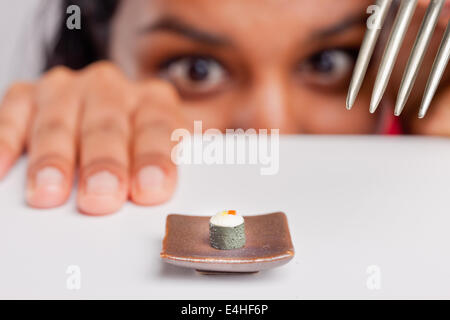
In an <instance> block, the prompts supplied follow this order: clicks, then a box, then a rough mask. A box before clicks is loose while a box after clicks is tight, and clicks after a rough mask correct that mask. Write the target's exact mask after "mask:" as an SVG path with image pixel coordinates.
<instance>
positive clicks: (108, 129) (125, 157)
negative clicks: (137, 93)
mask: <svg viewBox="0 0 450 320" xmlns="http://www.w3.org/2000/svg"><path fill="white" fill-rule="evenodd" d="M96 78H97V80H98V81H99V84H98V85H94V86H92V88H90V90H89V91H90V92H89V93H88V94H87V100H86V105H85V109H84V114H83V118H82V124H81V141H80V143H81V145H80V183H79V186H78V199H77V201H78V208H79V210H80V211H81V212H83V213H85V214H90V215H104V214H110V213H113V212H115V211H117V210H119V209H120V208H121V206H122V205H123V203H124V202H125V201H126V200H127V198H128V171H129V149H128V148H129V136H130V133H129V123H128V121H129V119H128V114H127V113H126V111H125V109H126V108H124V105H125V104H127V94H126V90H124V86H125V85H124V84H123V85H122V83H121V82H120V81H118V80H114V79H115V78H117V74H115V72H111V73H110V71H102V73H101V75H100V78H98V77H96Z"/></svg>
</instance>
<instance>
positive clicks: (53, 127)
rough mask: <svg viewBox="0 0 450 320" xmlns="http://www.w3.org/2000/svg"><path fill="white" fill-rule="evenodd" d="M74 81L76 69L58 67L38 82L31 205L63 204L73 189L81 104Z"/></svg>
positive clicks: (29, 193) (29, 190)
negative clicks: (73, 70)
mask: <svg viewBox="0 0 450 320" xmlns="http://www.w3.org/2000/svg"><path fill="white" fill-rule="evenodd" d="M73 83H74V73H73V72H72V71H70V70H68V69H64V68H58V69H55V70H54V71H52V72H50V73H49V74H48V75H46V76H45V77H44V78H43V79H42V80H41V81H40V83H39V84H38V86H37V90H36V103H37V113H36V118H35V120H34V123H33V127H32V130H31V132H30V136H29V142H28V147H29V150H28V153H29V166H28V175H27V189H26V200H27V203H28V204H29V205H30V206H32V207H36V208H51V207H56V206H59V205H62V204H63V203H65V202H66V200H67V199H68V197H69V195H70V191H71V189H72V184H73V177H74V170H75V162H76V134H77V124H78V118H79V110H80V105H81V102H80V98H79V95H78V93H77V92H76V90H74V88H73Z"/></svg>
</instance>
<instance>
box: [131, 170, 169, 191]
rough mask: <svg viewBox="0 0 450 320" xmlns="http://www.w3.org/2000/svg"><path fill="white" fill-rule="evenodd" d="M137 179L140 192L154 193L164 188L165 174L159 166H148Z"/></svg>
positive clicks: (140, 172)
mask: <svg viewBox="0 0 450 320" xmlns="http://www.w3.org/2000/svg"><path fill="white" fill-rule="evenodd" d="M137 178H138V185H139V189H140V190H142V191H152V190H156V189H159V188H161V187H162V185H163V183H164V179H165V174H164V171H163V170H162V169H161V168H160V167H158V166H147V167H144V168H142V169H141V170H140V171H139V173H138V176H137Z"/></svg>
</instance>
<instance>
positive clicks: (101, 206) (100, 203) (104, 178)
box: [78, 171, 127, 215]
mask: <svg viewBox="0 0 450 320" xmlns="http://www.w3.org/2000/svg"><path fill="white" fill-rule="evenodd" d="M126 196H127V193H126V192H125V191H124V190H121V188H120V181H119V178H118V177H117V176H116V175H114V174H112V173H111V172H109V171H100V172H97V173H95V174H93V175H92V176H90V177H89V178H87V180H86V186H85V189H84V191H82V192H81V193H79V198H78V207H79V209H80V210H81V212H83V213H85V214H88V215H105V214H110V213H113V212H116V211H117V210H119V209H120V207H121V206H122V204H123V202H124V201H125V200H126Z"/></svg>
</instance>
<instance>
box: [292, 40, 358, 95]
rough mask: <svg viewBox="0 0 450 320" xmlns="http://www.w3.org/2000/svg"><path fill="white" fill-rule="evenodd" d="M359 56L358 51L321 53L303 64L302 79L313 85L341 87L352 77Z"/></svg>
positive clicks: (325, 51) (333, 50)
mask: <svg viewBox="0 0 450 320" xmlns="http://www.w3.org/2000/svg"><path fill="white" fill-rule="evenodd" d="M357 54H358V50H357V49H332V50H324V51H321V52H319V53H317V54H315V55H313V56H312V57H310V58H309V59H308V60H307V61H306V62H304V63H302V64H301V66H300V72H301V73H302V78H303V79H305V80H306V81H307V82H308V83H310V84H313V85H319V86H336V85H341V84H342V83H345V80H346V79H347V78H349V77H350V74H351V71H352V69H353V66H354V64H355V61H356V57H357Z"/></svg>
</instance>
